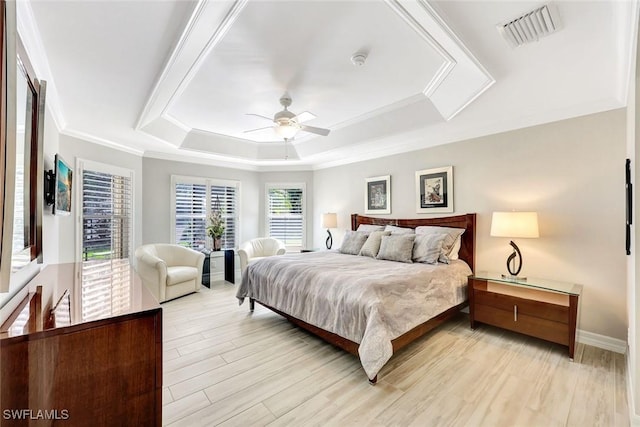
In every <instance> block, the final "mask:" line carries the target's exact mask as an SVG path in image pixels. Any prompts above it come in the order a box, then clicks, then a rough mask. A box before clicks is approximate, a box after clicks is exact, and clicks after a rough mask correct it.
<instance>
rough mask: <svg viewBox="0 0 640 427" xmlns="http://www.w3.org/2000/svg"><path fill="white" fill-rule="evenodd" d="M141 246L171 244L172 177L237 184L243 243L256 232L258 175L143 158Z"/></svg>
mask: <svg viewBox="0 0 640 427" xmlns="http://www.w3.org/2000/svg"><path fill="white" fill-rule="evenodd" d="M143 169H144V176H143V180H142V181H143V182H142V186H143V188H144V194H143V196H142V203H143V217H144V230H143V235H142V242H143V243H145V244H146V243H169V242H170V241H171V197H172V196H171V175H182V176H193V177H203V178H217V179H229V180H234V181H240V215H241V216H240V236H239V241H240V242H242V241H244V240H245V239H247V238H253V237H256V236H257V233H258V222H257V218H258V204H259V202H258V201H259V198H260V194H259V192H258V176H257V174H256V172H252V171H245V170H239V169H230V168H221V167H218V166H207V165H200V164H194V163H186V162H175V161H169V160H160V159H151V158H144V159H143Z"/></svg>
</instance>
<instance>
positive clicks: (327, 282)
mask: <svg viewBox="0 0 640 427" xmlns="http://www.w3.org/2000/svg"><path fill="white" fill-rule="evenodd" d="M469 274H471V270H470V268H469V266H468V265H467V264H466V263H465V262H464V261H459V260H458V261H453V262H452V263H451V264H450V265H446V264H439V265H428V264H418V263H414V264H405V263H400V262H394V261H382V260H376V259H373V258H369V257H365V256H355V255H345V254H341V253H338V252H336V251H322V252H313V253H303V254H289V255H283V256H273V257H268V258H265V259H262V260H259V261H257V262H255V263H253V264H250V265H249V266H248V268H247V271H246V274H244V275H243V277H242V283H241V284H240V287H239V289H238V292H237V295H236V296H237V297H238V299H239V300H240V304H242V302H243V301H244V298H245V297H249V298H253V299H255V300H256V301H259V302H262V303H264V304H267V305H269V306H271V307H273V308H275V309H278V310H280V311H282V312H284V313H287V314H289V315H291V316H293V317H296V318H298V319H300V320H303V321H305V322H307V323H310V324H312V325H315V326H317V327H319V328H322V329H324V330H327V331H330V332H333V333H334V334H337V335H340V336H341V337H343V338H347V339H349V340H351V341H354V342H357V343H359V344H360V347H359V348H358V353H359V355H360V361H361V363H362V367H363V368H364V370H365V372H366V373H367V376H368V377H369V378H370V379H373V378H374V377H375V376H376V375H377V374H378V372H379V371H380V369H381V368H382V366H384V364H385V363H386V362H387V361H388V360H389V358H390V357H391V355H392V354H393V348H392V345H391V340H393V339H395V338H397V337H399V336H400V335H402V334H404V333H406V332H408V331H409V330H411V329H413V328H414V327H415V326H417V325H419V324H421V323H424V322H426V321H427V320H429V319H431V318H432V317H434V316H436V315H438V314H440V313H442V312H443V311H445V310H447V309H448V308H450V307H452V306H454V305H457V304H459V303H461V302H463V301H464V300H465V299H466V292H467V288H466V284H467V276H468V275H469Z"/></svg>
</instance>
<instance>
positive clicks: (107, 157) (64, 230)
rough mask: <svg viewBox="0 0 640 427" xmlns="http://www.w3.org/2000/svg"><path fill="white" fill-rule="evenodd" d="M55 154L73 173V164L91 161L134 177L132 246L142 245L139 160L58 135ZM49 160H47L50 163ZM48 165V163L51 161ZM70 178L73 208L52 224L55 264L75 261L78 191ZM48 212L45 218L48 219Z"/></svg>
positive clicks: (129, 155) (76, 184)
mask: <svg viewBox="0 0 640 427" xmlns="http://www.w3.org/2000/svg"><path fill="white" fill-rule="evenodd" d="M59 144H60V149H59V152H60V154H61V155H62V157H63V158H64V159H65V160H66V161H67V162H69V163H71V165H70V166H71V167H72V168H73V169H74V171H77V163H76V162H77V160H78V159H83V160H91V161H93V162H99V163H103V164H106V165H111V166H117V167H120V168H125V169H130V170H132V171H133V173H134V177H133V180H134V189H133V190H134V200H133V216H134V221H133V233H134V234H133V245H134V247H136V246H138V245H140V244H141V242H142V209H141V207H142V157H140V156H136V155H133V154H129V153H125V152H123V151H120V150H115V149H113V148H109V147H106V146H104V145H98V144H94V143H91V142H88V141H85V140H82V139H78V138H74V137H71V136H68V135H64V134H61V135H60V141H59ZM50 160H51V159H50ZM51 161H52V160H51ZM76 177H78V175H75V176H74V179H75V183H74V184H75V185H74V187H75V188H73V198H74V200H73V205H72V207H71V209H72V214H71V216H60V217H55V219H54V221H55V222H56V223H57V225H58V233H59V239H58V240H59V241H58V251H59V255H58V262H75V261H79V260H76V249H75V248H76V241H77V237H78V236H76V231H77V223H76V218H78V214H79V209H80V206H79V197H78V195H79V193H78V191H79V189H80V188H81V185H82V184H81V183H79V182H78V181H77V179H76ZM50 212H51V211H49V215H51V213H50Z"/></svg>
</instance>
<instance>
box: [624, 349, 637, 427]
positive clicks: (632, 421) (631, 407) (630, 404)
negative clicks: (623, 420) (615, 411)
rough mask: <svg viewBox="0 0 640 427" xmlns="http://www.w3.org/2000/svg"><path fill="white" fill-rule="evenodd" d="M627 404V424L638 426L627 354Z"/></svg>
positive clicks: (633, 426) (632, 426)
mask: <svg viewBox="0 0 640 427" xmlns="http://www.w3.org/2000/svg"><path fill="white" fill-rule="evenodd" d="M626 359H627V406H628V407H629V425H630V426H631V427H640V414H638V413H637V412H636V407H635V395H634V392H633V382H632V378H631V366H629V363H631V362H630V361H629V356H628V355H627V357H626Z"/></svg>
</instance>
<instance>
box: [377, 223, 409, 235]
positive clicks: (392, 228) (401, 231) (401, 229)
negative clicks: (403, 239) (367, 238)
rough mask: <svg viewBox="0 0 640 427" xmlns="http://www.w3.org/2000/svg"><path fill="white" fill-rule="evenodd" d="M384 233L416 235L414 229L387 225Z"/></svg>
mask: <svg viewBox="0 0 640 427" xmlns="http://www.w3.org/2000/svg"><path fill="white" fill-rule="evenodd" d="M384 231H390V232H391V234H415V230H414V229H413V228H406V227H396V226H395V225H387V226H386V227H385V228H384Z"/></svg>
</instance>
